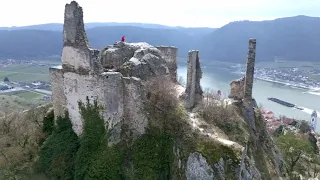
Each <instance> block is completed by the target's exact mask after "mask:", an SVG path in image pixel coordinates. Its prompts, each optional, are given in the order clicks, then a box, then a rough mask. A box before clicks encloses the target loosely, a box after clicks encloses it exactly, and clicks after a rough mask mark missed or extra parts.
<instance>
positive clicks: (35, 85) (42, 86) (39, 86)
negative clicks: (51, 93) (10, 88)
mask: <svg viewBox="0 0 320 180" xmlns="http://www.w3.org/2000/svg"><path fill="white" fill-rule="evenodd" d="M13 84H16V85H18V86H20V87H24V88H31V89H47V88H49V87H50V86H51V85H50V83H49V82H45V81H33V82H32V83H29V82H17V83H16V82H13Z"/></svg>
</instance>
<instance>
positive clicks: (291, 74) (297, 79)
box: [228, 64, 320, 89]
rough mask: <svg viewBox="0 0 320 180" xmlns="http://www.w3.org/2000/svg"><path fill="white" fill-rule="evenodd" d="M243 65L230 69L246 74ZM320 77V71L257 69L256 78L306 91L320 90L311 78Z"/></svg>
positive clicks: (230, 68) (319, 85)
mask: <svg viewBox="0 0 320 180" xmlns="http://www.w3.org/2000/svg"><path fill="white" fill-rule="evenodd" d="M243 68H244V67H242V66H241V65H239V64H238V65H235V66H230V67H229V68H228V69H229V70H230V71H232V72H233V73H237V74H244V72H245V69H243ZM311 76H320V70H316V69H314V70H310V71H305V70H302V69H299V68H286V69H281V70H279V69H272V68H258V67H256V68H255V77H256V78H258V79H262V80H267V81H274V82H281V83H283V84H287V85H289V86H296V87H301V88H306V89H313V88H319V87H320V82H319V81H317V80H315V79H312V78H310V77H311Z"/></svg>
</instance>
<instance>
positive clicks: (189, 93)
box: [185, 50, 203, 108]
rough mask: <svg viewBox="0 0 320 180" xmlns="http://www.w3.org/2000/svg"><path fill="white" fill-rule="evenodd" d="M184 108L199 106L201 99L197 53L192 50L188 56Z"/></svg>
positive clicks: (200, 72) (200, 73) (199, 68)
mask: <svg viewBox="0 0 320 180" xmlns="http://www.w3.org/2000/svg"><path fill="white" fill-rule="evenodd" d="M187 74H188V75H187V87H186V101H185V108H193V107H195V106H196V105H198V104H200V103H201V101H202V98H203V95H202V93H203V92H202V89H201V86H200V79H201V78H202V71H201V67H200V60H199V51H197V50H192V51H189V54H188V72H187Z"/></svg>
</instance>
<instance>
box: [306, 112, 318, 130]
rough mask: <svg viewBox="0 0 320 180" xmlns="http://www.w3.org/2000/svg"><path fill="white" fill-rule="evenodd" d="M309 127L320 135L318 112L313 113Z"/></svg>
mask: <svg viewBox="0 0 320 180" xmlns="http://www.w3.org/2000/svg"><path fill="white" fill-rule="evenodd" d="M309 127H310V129H311V130H313V131H315V132H317V133H320V132H319V131H320V128H319V127H317V112H316V111H313V112H312V114H311V119H310V121H309Z"/></svg>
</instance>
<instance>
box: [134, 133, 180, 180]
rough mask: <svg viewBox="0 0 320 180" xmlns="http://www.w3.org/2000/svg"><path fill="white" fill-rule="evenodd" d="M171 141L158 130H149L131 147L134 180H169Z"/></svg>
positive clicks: (171, 156)
mask: <svg viewBox="0 0 320 180" xmlns="http://www.w3.org/2000/svg"><path fill="white" fill-rule="evenodd" d="M173 158H174V154H173V139H172V138H171V136H170V135H168V134H166V133H161V132H160V131H159V129H156V128H150V129H148V131H147V132H146V133H145V134H144V135H142V136H141V137H140V138H139V139H137V140H136V141H135V142H134V145H133V165H134V168H135V176H134V179H137V180H138V179H143V180H154V179H162V180H167V179H171V166H172V163H173Z"/></svg>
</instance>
